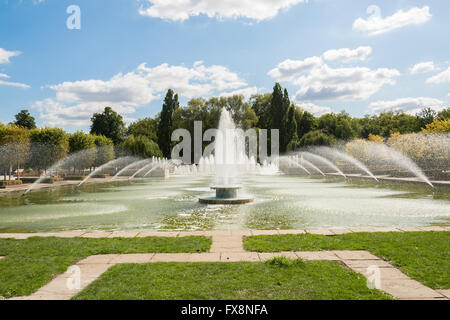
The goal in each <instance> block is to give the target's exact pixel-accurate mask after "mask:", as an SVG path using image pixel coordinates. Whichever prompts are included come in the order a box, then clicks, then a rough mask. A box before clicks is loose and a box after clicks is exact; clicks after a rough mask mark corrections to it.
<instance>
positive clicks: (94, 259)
mask: <svg viewBox="0 0 450 320" xmlns="http://www.w3.org/2000/svg"><path fill="white" fill-rule="evenodd" d="M118 256H120V254H98V255H94V256H90V257H87V258H85V259H83V260H81V261H80V262H78V263H77V265H81V264H110V263H111V261H112V260H113V259H114V258H117V257H118Z"/></svg>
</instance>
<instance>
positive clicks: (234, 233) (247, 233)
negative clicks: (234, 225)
mask: <svg viewBox="0 0 450 320" xmlns="http://www.w3.org/2000/svg"><path fill="white" fill-rule="evenodd" d="M231 235H232V236H239V237H244V236H245V237H249V236H251V235H252V232H251V231H250V230H231Z"/></svg>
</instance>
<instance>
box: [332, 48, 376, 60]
mask: <svg viewBox="0 0 450 320" xmlns="http://www.w3.org/2000/svg"><path fill="white" fill-rule="evenodd" d="M371 53H372V47H359V48H357V49H354V50H351V49H348V48H343V49H338V50H328V51H326V52H325V53H324V54H323V58H324V59H325V60H327V61H335V60H338V61H341V62H344V63H348V62H351V61H354V60H359V61H364V60H366V58H367V57H368V56H369V55H370V54H371Z"/></svg>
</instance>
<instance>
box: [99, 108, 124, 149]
mask: <svg viewBox="0 0 450 320" xmlns="http://www.w3.org/2000/svg"><path fill="white" fill-rule="evenodd" d="M91 122H92V125H91V134H95V135H100V136H105V137H107V138H109V139H111V140H112V141H113V142H114V144H115V145H118V144H120V143H121V142H122V141H123V137H124V134H125V123H124V122H123V118H122V116H121V115H119V114H118V113H117V112H115V111H114V110H113V109H112V108H110V107H106V108H105V110H104V111H103V113H95V114H94V115H93V116H92V118H91Z"/></svg>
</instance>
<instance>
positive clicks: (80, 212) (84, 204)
mask: <svg viewBox="0 0 450 320" xmlns="http://www.w3.org/2000/svg"><path fill="white" fill-rule="evenodd" d="M211 180H212V179H211V178H210V177H199V178H193V177H172V178H170V179H167V180H163V179H152V180H145V181H143V180H141V181H139V180H134V181H132V182H116V183H105V184H97V185H84V186H82V187H80V188H78V187H74V186H68V187H60V188H54V189H50V190H44V191H37V192H31V193H29V194H28V195H26V196H24V197H22V196H21V194H9V195H3V196H0V232H51V231H63V230H86V231H95V230H159V231H163V230H164V231H167V230H217V229H220V230H223V229H304V228H340V227H400V226H429V225H450V188H449V187H437V188H434V189H433V188H431V187H428V186H425V185H413V184H401V183H389V184H387V183H375V182H369V181H364V182H363V181H357V180H349V181H344V180H343V179H339V178H336V179H310V178H301V177H293V176H281V175H280V176H251V177H250V176H248V177H245V178H243V185H244V186H245V188H244V190H243V191H242V193H243V194H248V195H251V196H253V197H255V203H253V204H248V205H242V206H221V205H213V206H206V205H203V204H200V203H198V197H200V196H208V195H210V194H211V195H212V194H213V193H214V192H211V191H210V190H209V188H208V186H209V185H210V184H211Z"/></svg>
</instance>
